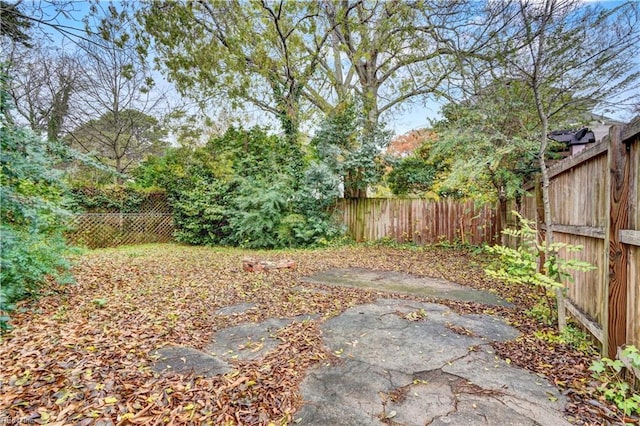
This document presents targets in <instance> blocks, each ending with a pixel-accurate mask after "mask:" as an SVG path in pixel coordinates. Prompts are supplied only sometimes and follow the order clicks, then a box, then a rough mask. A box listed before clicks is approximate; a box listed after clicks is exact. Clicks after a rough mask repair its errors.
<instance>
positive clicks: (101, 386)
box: [0, 245, 599, 425]
mask: <svg viewBox="0 0 640 426" xmlns="http://www.w3.org/2000/svg"><path fill="white" fill-rule="evenodd" d="M247 256H251V257H258V258H268V259H269V260H273V261H277V260H280V259H283V258H287V259H293V260H294V261H295V262H296V263H297V265H298V267H297V269H296V270H294V271H291V270H275V271H271V272H269V273H248V272H245V271H243V270H242V259H243V258H244V257H247ZM482 263H483V258H482V256H480V255H477V254H473V253H472V252H470V251H466V250H453V249H440V248H425V249H417V248H415V249H399V248H392V247H385V246H345V247H340V248H330V249H322V250H306V251H281V252H256V251H251V252H249V251H243V250H235V249H221V248H203V247H186V246H180V245H155V246H139V247H128V248H121V249H108V250H97V251H93V252H89V253H88V254H86V255H84V256H83V257H81V258H80V259H79V260H78V263H77V265H76V266H75V268H74V276H75V277H76V281H77V284H75V285H68V286H65V287H56V286H51V287H50V288H49V289H48V291H47V294H45V295H44V296H43V297H42V298H41V299H40V300H38V301H37V302H33V303H30V304H23V305H22V306H21V309H19V310H18V311H17V312H16V313H15V315H14V316H13V320H12V325H13V326H14V327H15V329H14V330H13V331H12V332H11V333H10V334H8V335H7V336H5V339H4V341H3V342H2V343H1V344H0V359H1V360H2V362H1V363H0V389H2V392H1V393H0V419H2V418H9V419H15V420H16V421H18V420H19V421H23V422H32V423H35V424H60V425H62V424H69V423H73V424H79V425H87V424H103V425H110V424H166V423H169V424H185V423H200V424H215V425H220V424H229V425H230V424H270V423H274V424H288V423H290V422H291V421H292V419H293V415H294V413H295V411H296V410H297V409H298V408H299V407H300V406H301V404H302V400H301V395H300V393H299V385H300V383H301V381H302V379H303V377H304V375H305V372H306V370H307V369H308V368H309V367H311V366H313V365H315V364H317V363H319V362H333V360H334V358H335V356H334V355H332V354H330V353H327V352H326V351H325V349H324V348H323V345H322V340H321V333H320V329H319V322H321V321H323V320H325V319H327V318H330V317H332V316H335V315H338V314H340V313H341V312H343V311H344V310H346V309H348V308H349V307H351V306H354V305H357V304H363V303H368V302H371V301H373V300H375V299H376V298H377V297H380V296H381V295H382V293H377V292H375V291H371V290H364V289H350V288H336V287H329V286H319V285H311V284H305V283H302V282H301V278H302V277H303V276H305V275H308V274H311V273H314V272H318V271H323V270H327V269H331V268H347V267H358V268H371V269H377V270H390V271H402V272H406V273H411V274H416V275H422V276H430V277H436V278H442V279H446V280H450V281H453V282H457V283H459V284H463V285H468V286H471V287H474V288H477V289H484V290H489V291H492V292H495V293H497V294H498V295H500V296H502V297H504V298H506V299H507V300H509V301H512V302H513V303H514V304H516V305H517V308H515V309H508V308H503V307H499V308H491V309H489V308H487V307H486V306H483V305H480V304H476V303H462V302H444V303H445V304H446V305H447V306H450V307H451V308H452V309H454V310H456V311H457V312H460V313H491V314H498V315H503V316H505V317H507V318H508V319H509V321H510V322H511V323H512V324H514V325H516V326H520V327H521V329H522V330H523V331H524V332H525V334H524V337H523V338H522V339H521V340H520V341H516V342H509V343H506V344H503V345H501V346H498V347H497V349H498V352H499V353H500V354H501V355H502V356H503V357H505V358H509V359H511V360H513V362H514V364H516V365H520V366H523V367H525V368H529V369H530V370H532V371H536V372H539V373H544V374H545V375H546V376H547V377H549V378H550V379H551V380H553V381H556V382H557V383H558V384H559V385H562V386H564V387H565V388H567V387H568V388H570V387H571V386H573V385H575V384H576V383H578V384H579V385H580V386H583V385H584V382H585V380H586V379H585V378H586V377H587V376H588V374H587V372H586V367H585V366H586V365H587V363H588V362H589V360H588V359H586V358H585V357H584V356H581V355H579V353H573V352H570V351H564V352H562V351H561V350H559V349H557V348H556V349H554V350H549V351H546V352H545V351H544V350H542V349H541V348H540V347H537V346H536V345H538V346H539V345H540V343H536V342H540V341H539V340H536V339H535V338H533V337H531V336H532V335H531V332H532V329H531V327H534V328H533V329H535V327H536V324H535V322H533V321H524V320H523V317H522V315H523V314H522V310H523V309H527V308H529V307H530V306H531V304H532V303H533V297H532V295H531V294H530V292H529V291H527V289H523V288H518V287H514V286H508V285H505V284H503V283H499V282H496V281H493V280H490V279H489V278H488V277H486V275H485V274H484V273H483V272H482V268H481V266H482ZM300 288H308V289H313V288H316V289H318V288H319V289H322V290H323V291H321V292H318V291H307V292H300V291H299V290H300ZM385 296H388V294H385ZM399 297H405V298H408V296H399ZM243 302H250V303H253V304H255V305H256V306H257V309H250V310H247V311H246V312H244V313H240V314H231V315H218V314H217V313H216V312H217V311H218V310H219V309H220V308H223V307H226V306H231V305H235V304H239V303H243ZM300 314H307V315H317V318H318V319H317V320H310V321H302V322H293V323H292V324H290V325H289V326H287V327H284V328H282V329H280V330H279V331H278V333H277V337H278V339H279V340H280V344H279V346H278V347H277V348H276V349H275V350H274V351H272V352H270V353H268V354H267V355H266V356H265V357H264V358H262V359H260V360H259V361H236V362H235V364H234V365H233V367H234V370H233V371H232V372H230V373H227V374H225V375H223V376H216V377H214V378H203V377H193V376H180V375H173V376H165V375H160V374H158V373H155V372H153V371H152V369H151V365H152V364H153V362H154V358H153V355H152V354H153V352H154V351H155V350H156V349H158V348H161V347H163V346H166V345H170V344H172V345H187V346H191V347H194V348H197V349H202V348H203V347H204V346H205V345H206V344H208V343H209V342H210V341H211V339H212V337H213V335H214V333H215V332H216V331H218V330H221V329H224V328H227V327H232V326H235V325H238V324H241V323H243V322H247V321H250V322H257V321H261V320H264V319H266V318H272V317H293V316H296V315H300ZM527 336H528V337H527ZM542 345H543V346H544V344H542ZM574 352H575V351H574ZM531 353H533V355H531V356H529V357H528V355H527V354H531ZM572 414H574V417H575V418H576V419H577V421H578V422H582V423H589V422H597V415H598V414H599V413H598V412H597V410H595V414H594V412H593V411H589V410H580V409H575V413H572ZM594 419H595V420H594Z"/></svg>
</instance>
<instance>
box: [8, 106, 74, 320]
mask: <svg viewBox="0 0 640 426" xmlns="http://www.w3.org/2000/svg"><path fill="white" fill-rule="evenodd" d="M5 99H6V97H4V96H2V105H1V106H0V166H1V167H2V173H1V174H0V198H1V199H2V202H1V203H0V219H1V225H0V240H1V244H2V246H1V247H2V250H1V253H2V258H1V262H2V263H1V269H2V274H1V275H0V311H2V312H3V313H4V314H3V315H2V316H1V319H0V327H2V328H5V327H6V326H7V322H6V321H7V319H8V317H7V316H6V314H7V313H8V312H10V311H11V310H12V309H13V304H14V302H15V301H17V300H20V299H22V298H25V297H28V296H31V295H34V294H36V293H37V291H38V289H39V288H40V286H41V285H42V283H43V282H44V281H45V279H46V277H47V276H53V277H56V278H58V279H60V280H63V279H69V278H70V277H69V276H68V275H67V274H66V271H67V269H68V266H69V263H68V261H67V259H66V255H68V254H70V253H71V252H72V249H71V248H70V247H69V246H67V245H66V244H65V241H64V237H63V232H64V230H65V222H66V218H67V217H68V211H67V210H65V209H64V208H63V207H62V206H64V205H65V203H66V201H67V199H66V188H65V186H64V185H63V183H62V179H61V176H60V174H59V173H58V172H57V171H56V170H55V169H54V168H52V164H54V163H55V160H54V156H53V155H52V154H51V153H52V152H53V151H56V149H54V148H55V147H54V146H53V145H54V143H52V142H47V141H45V140H44V139H42V138H39V137H37V136H36V135H34V134H33V133H32V132H31V131H28V130H25V129H20V128H18V127H16V126H15V125H14V124H13V123H12V122H11V120H10V119H9V117H8V116H7V105H6V103H5V101H4V100H5Z"/></svg>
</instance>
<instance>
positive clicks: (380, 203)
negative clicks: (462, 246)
mask: <svg viewBox="0 0 640 426" xmlns="http://www.w3.org/2000/svg"><path fill="white" fill-rule="evenodd" d="M338 214H339V215H341V218H342V221H343V223H344V224H345V225H346V226H347V233H348V235H349V236H350V237H351V238H353V239H354V240H356V241H358V242H361V241H375V240H379V239H382V238H390V239H392V240H394V241H397V242H399V243H405V242H412V243H416V244H429V243H437V242H442V241H448V242H461V243H469V244H482V243H485V242H486V243H493V242H495V241H496V236H497V235H498V234H499V233H500V231H499V230H498V229H497V221H496V209H495V206H493V205H484V206H476V205H475V204H474V203H473V202H466V203H461V202H456V201H451V200H446V201H437V202H433V201H427V200H421V199H386V198H358V199H342V200H340V201H339V202H338Z"/></svg>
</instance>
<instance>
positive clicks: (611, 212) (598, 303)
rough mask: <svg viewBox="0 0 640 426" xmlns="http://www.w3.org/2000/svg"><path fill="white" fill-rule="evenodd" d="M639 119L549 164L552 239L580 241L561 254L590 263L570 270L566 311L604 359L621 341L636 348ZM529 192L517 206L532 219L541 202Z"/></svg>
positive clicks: (639, 322)
mask: <svg viewBox="0 0 640 426" xmlns="http://www.w3.org/2000/svg"><path fill="white" fill-rule="evenodd" d="M639 124H640V118H637V119H636V120H634V122H633V123H631V124H630V125H628V126H614V127H612V129H611V131H610V133H609V136H608V137H606V138H605V140H604V141H602V142H601V143H598V144H596V145H595V146H593V147H592V148H590V149H587V150H584V151H582V152H581V153H579V154H577V155H575V156H573V157H569V158H567V159H565V160H563V161H561V162H559V163H557V164H555V165H554V166H552V167H550V168H549V176H550V184H549V195H550V201H551V208H552V214H553V218H552V222H553V224H554V231H555V236H556V240H557V241H560V242H566V243H569V244H573V245H581V246H583V250H582V251H581V252H577V253H571V254H565V256H573V257H575V258H579V259H581V260H585V261H587V262H589V263H591V264H593V265H594V266H596V268H597V269H596V270H593V271H589V272H578V273H575V274H574V278H575V281H574V282H573V283H570V284H568V288H567V293H568V307H569V311H570V312H572V313H573V316H574V317H576V319H578V320H579V321H581V322H582V323H583V324H584V325H585V327H586V328H587V329H589V330H591V331H592V333H593V334H594V335H595V336H596V337H597V338H598V339H599V340H600V341H601V343H602V345H603V353H604V354H606V355H608V356H610V357H611V356H615V354H616V352H617V348H618V347H619V346H621V345H624V344H634V345H636V346H640V306H639V305H640V299H639V298H640V245H639V244H638V238H640V206H638V204H639V200H640V183H639V179H640V174H639V169H640V140H639V137H640V134H639V133H638V129H640V126H639ZM530 189H531V190H533V189H534V188H533V187H530ZM531 192H532V195H531V196H529V197H526V198H525V199H524V200H523V204H522V206H521V208H520V212H521V214H522V215H523V216H525V217H526V218H528V219H530V220H536V219H537V216H538V215H540V209H539V207H540V203H541V201H540V197H536V196H535V194H534V193H533V192H535V191H531Z"/></svg>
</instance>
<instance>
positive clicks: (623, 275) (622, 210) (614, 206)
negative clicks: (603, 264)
mask: <svg viewBox="0 0 640 426" xmlns="http://www.w3.org/2000/svg"><path fill="white" fill-rule="evenodd" d="M621 134H622V126H612V128H611V130H610V131H609V139H610V145H609V152H608V160H607V162H608V166H609V175H610V180H609V183H610V184H609V188H608V191H607V192H608V194H609V200H610V201H609V203H610V204H609V207H610V210H609V224H608V226H607V228H608V229H607V242H608V244H607V246H608V250H609V258H608V265H607V267H608V268H609V273H608V274H607V277H606V285H605V288H607V295H608V307H607V333H606V334H607V345H606V351H607V353H608V356H609V357H610V358H615V356H616V353H617V348H618V346H622V345H624V344H625V342H626V337H627V336H626V334H627V257H628V249H627V247H626V246H625V245H624V244H623V243H622V242H621V241H620V230H621V229H626V228H627V227H628V225H629V178H630V177H629V173H630V161H629V153H628V151H627V149H626V146H625V144H623V143H622V140H621ZM604 349H605V348H603V350H604Z"/></svg>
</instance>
